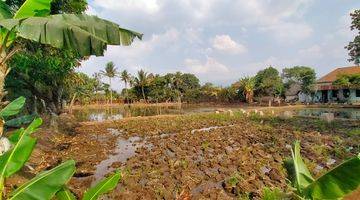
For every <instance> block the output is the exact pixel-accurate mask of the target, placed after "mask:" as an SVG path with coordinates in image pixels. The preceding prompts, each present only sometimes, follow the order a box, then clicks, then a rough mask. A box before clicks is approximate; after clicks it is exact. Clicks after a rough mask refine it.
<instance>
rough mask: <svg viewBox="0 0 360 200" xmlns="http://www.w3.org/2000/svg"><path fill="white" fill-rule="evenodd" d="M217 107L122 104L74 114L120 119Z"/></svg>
mask: <svg viewBox="0 0 360 200" xmlns="http://www.w3.org/2000/svg"><path fill="white" fill-rule="evenodd" d="M215 110H216V108H215V107H212V108H209V107H206V108H204V107H198V106H181V105H171V106H121V107H115V108H114V107H112V108H109V107H104V108H96V109H95V108H88V109H81V110H75V111H74V115H75V117H76V118H77V119H78V120H79V121H100V122H101V121H104V120H118V119H122V118H127V117H137V116H154V115H168V114H186V113H192V112H213V111H215Z"/></svg>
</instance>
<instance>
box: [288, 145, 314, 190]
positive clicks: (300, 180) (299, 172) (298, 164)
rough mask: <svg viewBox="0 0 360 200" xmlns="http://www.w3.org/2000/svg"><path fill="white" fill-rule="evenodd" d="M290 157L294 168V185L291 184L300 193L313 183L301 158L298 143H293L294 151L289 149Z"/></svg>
mask: <svg viewBox="0 0 360 200" xmlns="http://www.w3.org/2000/svg"><path fill="white" fill-rule="evenodd" d="M291 155H292V162H293V166H294V168H293V169H294V171H293V174H294V178H295V183H293V185H294V186H295V187H296V188H297V190H298V191H299V193H302V191H303V190H304V188H306V187H307V186H308V185H310V184H311V183H312V182H313V181H314V178H313V177H312V176H311V174H310V172H309V169H308V168H307V167H306V165H305V163H304V161H303V160H302V158H301V155H300V142H299V141H295V143H294V149H291Z"/></svg>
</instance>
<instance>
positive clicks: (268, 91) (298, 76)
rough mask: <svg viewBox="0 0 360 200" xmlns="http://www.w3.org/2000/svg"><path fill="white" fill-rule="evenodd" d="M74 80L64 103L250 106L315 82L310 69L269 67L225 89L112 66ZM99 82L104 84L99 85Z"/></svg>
mask: <svg viewBox="0 0 360 200" xmlns="http://www.w3.org/2000/svg"><path fill="white" fill-rule="evenodd" d="M77 76H78V77H79V78H80V79H82V80H83V81H78V82H73V83H71V84H67V85H68V88H67V89H66V90H67V94H68V96H67V100H68V101H70V99H69V98H70V97H71V96H73V97H74V96H75V95H77V97H76V98H77V101H78V102H79V103H82V104H84V103H91V102H92V103H95V102H99V101H101V102H106V103H111V102H112V101H113V100H112V99H113V98H114V99H116V102H119V100H120V101H121V102H124V103H134V102H144V103H159V102H187V103H200V102H214V103H236V102H248V103H253V102H254V99H255V98H257V99H258V98H262V97H274V98H275V97H278V98H283V97H284V95H285V91H286V90H287V89H289V88H290V87H291V86H293V85H298V86H299V88H300V91H299V92H302V93H304V94H310V93H311V91H312V87H313V86H314V84H315V80H316V74H315V71H314V70H313V69H312V68H310V67H305V66H296V67H292V68H285V69H284V70H283V71H282V73H280V72H279V71H278V70H277V69H276V68H274V67H271V66H270V67H268V68H266V69H264V70H260V71H259V72H258V73H257V74H256V75H255V76H253V77H243V78H241V79H240V80H239V81H236V82H235V83H233V84H231V85H230V86H228V87H219V86H216V85H214V84H212V83H205V84H203V85H201V84H200V80H199V79H198V78H197V77H196V76H195V75H194V74H190V73H181V72H175V73H167V74H165V75H160V74H154V73H148V72H146V71H144V70H139V71H138V72H137V73H136V74H135V75H131V74H130V73H129V72H128V71H127V70H123V71H117V68H116V67H115V65H114V63H113V62H109V63H107V64H106V67H105V70H104V71H100V72H99V73H96V74H94V75H93V76H92V77H89V76H87V75H86V74H83V73H77ZM115 77H118V78H120V80H121V81H122V82H123V84H124V86H125V87H124V88H123V90H122V91H121V92H119V93H118V92H116V91H113V90H111V89H110V88H111V84H113V83H114V81H113V79H114V78H115ZM69 78H71V79H73V78H72V77H69ZM102 78H106V79H108V81H107V82H102V80H103V79H102ZM106 79H104V80H106ZM112 94H114V96H113V95H112Z"/></svg>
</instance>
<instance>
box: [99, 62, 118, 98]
mask: <svg viewBox="0 0 360 200" xmlns="http://www.w3.org/2000/svg"><path fill="white" fill-rule="evenodd" d="M100 73H101V75H103V76H106V77H108V78H109V86H110V104H111V105H112V98H113V97H112V89H111V80H112V79H113V78H115V77H116V75H117V73H118V72H117V68H116V67H115V64H114V63H113V62H112V61H110V62H108V63H106V67H105V71H104V70H101V71H100Z"/></svg>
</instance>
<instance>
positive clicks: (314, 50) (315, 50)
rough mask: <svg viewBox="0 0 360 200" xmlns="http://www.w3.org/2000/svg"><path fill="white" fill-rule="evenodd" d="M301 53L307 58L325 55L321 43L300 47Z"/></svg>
mask: <svg viewBox="0 0 360 200" xmlns="http://www.w3.org/2000/svg"><path fill="white" fill-rule="evenodd" d="M299 54H300V55H301V56H304V57H305V58H309V57H310V58H321V57H322V56H323V49H322V48H321V46H320V45H317V44H315V45H312V46H311V47H308V48H305V49H300V50H299Z"/></svg>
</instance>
